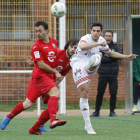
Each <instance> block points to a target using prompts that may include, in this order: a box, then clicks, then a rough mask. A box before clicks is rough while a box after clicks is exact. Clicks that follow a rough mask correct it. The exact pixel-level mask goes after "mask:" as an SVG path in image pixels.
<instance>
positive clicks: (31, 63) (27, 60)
mask: <svg viewBox="0 0 140 140" xmlns="http://www.w3.org/2000/svg"><path fill="white" fill-rule="evenodd" d="M26 62H27V63H28V64H29V65H30V66H34V61H32V60H31V59H26Z"/></svg>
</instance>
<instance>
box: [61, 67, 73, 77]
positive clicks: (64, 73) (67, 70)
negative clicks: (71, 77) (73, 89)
mask: <svg viewBox="0 0 140 140" xmlns="http://www.w3.org/2000/svg"><path fill="white" fill-rule="evenodd" d="M70 70H71V67H69V68H67V69H66V70H65V71H62V72H61V75H62V76H66V75H67V73H68V72H69V71H70Z"/></svg>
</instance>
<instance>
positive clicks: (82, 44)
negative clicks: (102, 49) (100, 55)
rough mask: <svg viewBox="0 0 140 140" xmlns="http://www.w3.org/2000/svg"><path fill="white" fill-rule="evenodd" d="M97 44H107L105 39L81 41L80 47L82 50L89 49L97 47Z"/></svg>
mask: <svg viewBox="0 0 140 140" xmlns="http://www.w3.org/2000/svg"><path fill="white" fill-rule="evenodd" d="M97 46H106V42H105V41H103V42H101V43H88V44H87V43H86V42H81V43H80V49H81V50H82V51H84V50H89V49H91V48H93V47H97Z"/></svg>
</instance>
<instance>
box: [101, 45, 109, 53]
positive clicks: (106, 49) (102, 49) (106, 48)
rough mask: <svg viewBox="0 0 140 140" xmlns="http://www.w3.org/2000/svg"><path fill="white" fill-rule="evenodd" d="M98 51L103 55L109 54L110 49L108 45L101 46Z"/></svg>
mask: <svg viewBox="0 0 140 140" xmlns="http://www.w3.org/2000/svg"><path fill="white" fill-rule="evenodd" d="M100 50H101V51H102V52H104V53H109V52H111V50H110V48H109V46H108V45H106V46H102V47H101V48H100Z"/></svg>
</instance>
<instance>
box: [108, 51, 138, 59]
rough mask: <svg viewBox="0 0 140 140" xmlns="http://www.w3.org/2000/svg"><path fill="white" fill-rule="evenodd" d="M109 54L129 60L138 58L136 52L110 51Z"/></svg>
mask: <svg viewBox="0 0 140 140" xmlns="http://www.w3.org/2000/svg"><path fill="white" fill-rule="evenodd" d="M107 54H108V55H109V57H113V58H120V59H127V60H133V59H136V57H137V56H138V55H136V54H130V55H124V54H120V53H118V52H113V51H110V52H109V53H107Z"/></svg>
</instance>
